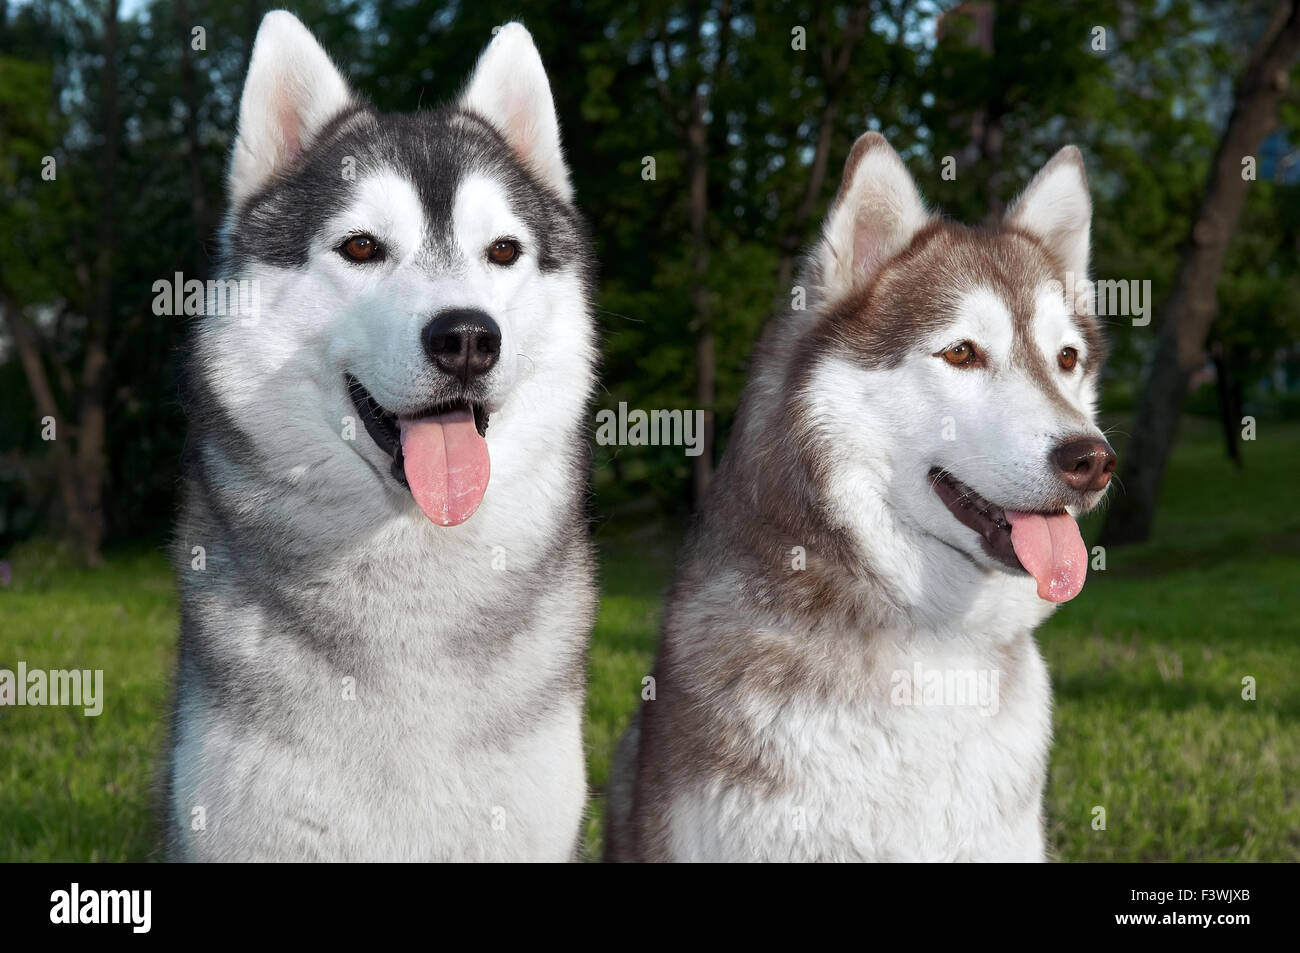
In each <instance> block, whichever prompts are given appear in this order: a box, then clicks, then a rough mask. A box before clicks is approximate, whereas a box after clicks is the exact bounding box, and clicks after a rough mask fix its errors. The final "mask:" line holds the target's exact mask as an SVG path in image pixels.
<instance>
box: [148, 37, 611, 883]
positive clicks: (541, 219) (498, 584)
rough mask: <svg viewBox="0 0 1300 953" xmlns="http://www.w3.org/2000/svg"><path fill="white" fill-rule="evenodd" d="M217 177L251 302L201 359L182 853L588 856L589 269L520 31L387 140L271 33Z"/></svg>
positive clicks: (225, 250) (195, 369)
mask: <svg viewBox="0 0 1300 953" xmlns="http://www.w3.org/2000/svg"><path fill="white" fill-rule="evenodd" d="M228 184H229V193H230V212H229V214H228V216H227V218H226V220H225V223H224V226H223V229H222V234H221V252H222V254H221V272H220V275H221V277H222V278H223V279H238V280H240V281H246V282H253V283H255V286H256V289H257V292H258V293H257V295H256V299H257V302H258V305H259V307H258V309H257V310H256V313H251V314H250V313H247V311H246V312H245V313H242V314H237V315H233V316H208V317H204V318H202V319H200V320H199V322H198V328H197V331H196V334H195V340H194V342H193V353H192V358H191V364H190V377H191V380H190V386H189V396H188V402H189V414H190V420H191V427H192V431H191V441H190V442H191V447H190V459H189V462H188V467H187V478H186V482H185V491H184V504H183V512H182V514H181V519H180V524H179V527H178V532H177V540H176V557H177V566H178V571H179V575H180V588H181V597H182V616H183V621H182V633H181V645H180V660H179V672H178V683H177V698H176V705H175V712H174V719H173V721H174V724H173V737H172V742H171V747H170V751H169V757H168V762H167V805H168V810H167V815H168V817H167V820H168V835H169V836H168V848H169V852H170V854H171V855H172V856H174V857H178V858H191V859H208V860H261V859H268V860H282V859H284V860H287V859H303V860H360V859H404V860H416V859H422V860H425V859H427V860H492V859H518V860H524V859H529V860H562V859H568V858H570V857H571V856H572V855H573V853H574V850H575V846H576V844H577V842H578V838H579V827H580V824H581V820H582V815H583V811H584V803H585V771H584V761H583V744H582V709H583V698H584V675H585V664H586V647H587V642H588V638H589V635H590V630H591V624H592V619H593V614H594V608H595V595H594V583H593V561H592V553H591V549H590V543H589V541H588V539H587V536H586V531H585V516H584V512H583V510H584V495H585V487H586V480H587V471H586V467H587V451H586V445H585V440H584V436H583V430H584V417H585V412H586V406H587V404H588V401H589V398H590V395H591V392H592V388H593V385H594V362H595V348H594V331H593V325H592V321H591V316H590V308H591V294H592V265H591V261H592V259H591V252H590V243H589V238H588V236H587V233H586V229H585V226H584V225H583V223H582V222H581V221H580V219H579V216H578V214H577V212H576V210H575V208H574V205H573V201H572V189H571V186H570V182H569V177H568V170H567V167H566V165H565V162H564V159H563V155H562V153H561V147H560V138H559V127H558V124H557V120H556V115H555V110H554V105H553V103H552V99H551V93H550V87H549V86H548V83H547V79H546V75H545V73H544V71H543V68H542V63H541V59H540V57H539V56H538V53H537V50H536V48H535V47H534V45H533V42H532V38H531V37H530V36H529V34H528V32H527V31H526V30H525V29H524V28H523V27H522V26H520V25H518V24H510V25H508V26H505V27H503V28H501V29H500V30H499V31H498V32H497V35H496V36H495V37H494V38H493V39H492V41H491V44H490V45H489V46H488V48H487V50H486V51H485V52H484V53H483V56H482V58H481V59H480V60H479V63H478V65H477V67H476V69H475V71H474V74H473V76H472V78H471V79H470V81H469V83H468V85H467V87H466V89H465V92H464V94H463V95H462V96H461V98H460V99H459V101H458V102H456V103H455V104H454V105H452V106H449V107H447V108H444V109H441V110H438V111H423V112H418V113H415V114H411V115H381V114H379V113H378V112H376V111H375V110H374V109H373V108H371V107H370V106H368V105H367V104H366V103H365V102H364V101H363V100H362V99H360V98H359V97H358V96H357V95H355V94H354V93H353V92H352V91H350V90H349V88H348V85H347V83H346V82H345V80H344V79H343V77H342V76H341V75H340V74H339V72H338V70H337V69H336V68H335V67H334V65H333V64H332V63H331V62H330V59H329V57H328V56H327V55H326V54H325V52H324V51H323V50H322V49H321V47H320V46H319V45H318V44H317V42H316V41H315V39H314V38H313V37H312V36H311V34H310V33H309V32H308V31H307V29H306V28H305V27H303V25H302V24H301V23H300V22H299V21H298V20H296V19H295V18H294V17H292V16H291V15H289V14H287V13H283V12H274V13H270V14H268V15H267V17H266V18H265V20H264V21H263V22H262V26H261V29H260V31H259V32H258V35H257V40H256V44H255V46H254V50H253V55H252V59H251V63H250V66H249V74H248V79H247V82H246V85H245V88H244V93H243V99H242V102H241V105H240V117H239V133H238V139H237V142H236V144H235V147H234V153H233V156H232V160H231V165H230V171H229V182H228Z"/></svg>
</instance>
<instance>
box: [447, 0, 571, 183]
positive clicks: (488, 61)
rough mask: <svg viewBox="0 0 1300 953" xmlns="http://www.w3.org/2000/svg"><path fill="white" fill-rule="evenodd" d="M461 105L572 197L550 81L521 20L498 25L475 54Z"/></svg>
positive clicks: (543, 177) (541, 175)
mask: <svg viewBox="0 0 1300 953" xmlns="http://www.w3.org/2000/svg"><path fill="white" fill-rule="evenodd" d="M460 105H461V107H462V108H463V109H468V110H470V111H471V112H474V113H477V114H478V115H480V116H482V117H483V118H484V119H486V120H487V121H488V122H490V123H492V125H493V126H494V127H495V128H496V130H497V131H498V132H500V133H501V135H502V136H504V137H505V140H506V142H508V143H509V144H510V148H511V149H513V150H514V151H515V155H517V156H518V157H519V159H520V161H521V162H523V163H524V165H526V166H527V167H528V168H529V169H530V170H532V172H533V174H535V175H536V176H537V177H538V179H540V180H541V181H542V182H543V183H545V184H546V185H548V186H550V187H551V188H552V189H554V190H555V191H556V192H558V193H559V194H560V196H561V197H562V198H563V199H564V200H565V201H566V202H567V201H570V200H571V199H572V198H573V186H572V185H570V184H569V170H568V167H567V166H566V165H565V164H564V152H563V150H562V149H561V148H560V122H559V119H558V118H556V115H555V103H554V101H553V100H552V99H551V85H550V83H549V82H548V81H547V79H546V70H545V68H544V67H543V66H542V57H541V55H540V54H539V53H538V52H537V47H536V46H534V45H533V37H532V34H530V33H529V32H528V31H527V30H525V29H524V26H523V24H522V23H507V24H506V25H505V26H503V27H502V28H501V29H500V30H498V31H497V35H496V36H494V37H493V38H492V42H491V43H489V44H488V48H487V49H486V50H484V51H483V55H482V56H480V57H479V60H478V65H477V66H475V67H474V75H473V76H472V77H470V81H469V85H468V86H466V87H465V92H464V93H463V94H462V95H461V99H460Z"/></svg>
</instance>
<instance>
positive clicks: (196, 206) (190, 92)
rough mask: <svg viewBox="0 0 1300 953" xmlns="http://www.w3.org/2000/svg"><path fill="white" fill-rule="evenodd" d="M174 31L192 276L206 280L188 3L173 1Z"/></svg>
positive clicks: (205, 220)
mask: <svg viewBox="0 0 1300 953" xmlns="http://www.w3.org/2000/svg"><path fill="white" fill-rule="evenodd" d="M176 28H177V32H178V34H179V36H180V43H181V95H182V98H183V99H184V100H185V142H186V147H187V156H186V158H187V159H188V161H189V172H190V220H191V222H192V223H193V227H194V274H193V276H192V277H194V278H198V279H200V280H202V279H204V278H206V277H207V274H206V273H207V262H206V260H205V257H204V253H203V243H204V241H205V240H206V239H207V237H208V200H207V193H206V191H205V189H204V187H203V153H202V149H201V146H200V143H199V93H198V79H197V76H196V74H195V70H194V53H193V51H192V49H191V47H190V43H191V42H192V40H191V37H190V29H191V24H190V11H189V3H188V0H176Z"/></svg>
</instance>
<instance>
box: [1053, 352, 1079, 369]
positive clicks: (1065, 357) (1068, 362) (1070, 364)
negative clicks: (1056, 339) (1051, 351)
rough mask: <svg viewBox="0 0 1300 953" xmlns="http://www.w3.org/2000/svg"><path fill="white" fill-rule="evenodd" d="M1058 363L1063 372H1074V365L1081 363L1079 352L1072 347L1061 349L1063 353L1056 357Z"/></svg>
mask: <svg viewBox="0 0 1300 953" xmlns="http://www.w3.org/2000/svg"><path fill="white" fill-rule="evenodd" d="M1056 363H1058V364H1060V365H1061V370H1063V371H1072V370H1074V365H1076V364H1078V363H1079V352H1078V351H1076V350H1075V349H1074V348H1072V347H1063V348H1061V353H1060V354H1058V355H1056Z"/></svg>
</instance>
